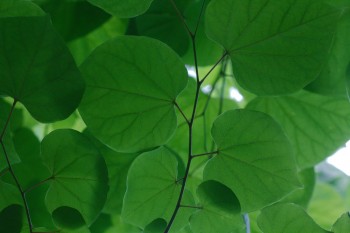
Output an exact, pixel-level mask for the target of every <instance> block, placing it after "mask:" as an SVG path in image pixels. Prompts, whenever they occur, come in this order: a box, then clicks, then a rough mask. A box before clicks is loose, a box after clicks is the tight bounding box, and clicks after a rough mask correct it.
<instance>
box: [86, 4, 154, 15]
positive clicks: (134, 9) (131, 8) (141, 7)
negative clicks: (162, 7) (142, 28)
mask: <svg viewBox="0 0 350 233" xmlns="http://www.w3.org/2000/svg"><path fill="white" fill-rule="evenodd" d="M87 1H88V2H90V3H92V4H94V5H96V6H98V7H100V8H102V9H103V10H105V11H107V12H108V13H110V14H111V15H115V16H118V17H121V18H131V17H134V16H137V15H140V14H142V13H144V12H145V11H146V10H147V9H148V8H149V7H150V5H151V3H152V2H153V0H142V1H140V0H113V1H111V0H87Z"/></svg>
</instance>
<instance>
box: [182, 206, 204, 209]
mask: <svg viewBox="0 0 350 233" xmlns="http://www.w3.org/2000/svg"><path fill="white" fill-rule="evenodd" d="M180 207H182V208H192V209H203V207H202V206H191V205H180Z"/></svg>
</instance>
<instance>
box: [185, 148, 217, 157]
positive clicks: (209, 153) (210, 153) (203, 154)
mask: <svg viewBox="0 0 350 233" xmlns="http://www.w3.org/2000/svg"><path fill="white" fill-rule="evenodd" d="M217 153H219V151H218V150H217V151H212V152H206V153H202V154H197V155H192V158H196V157H200V156H205V155H215V154H217Z"/></svg>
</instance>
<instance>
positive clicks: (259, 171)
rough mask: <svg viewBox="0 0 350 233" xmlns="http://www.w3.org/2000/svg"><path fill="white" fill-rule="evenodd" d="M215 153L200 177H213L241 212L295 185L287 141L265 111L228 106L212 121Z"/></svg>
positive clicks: (251, 209)
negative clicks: (238, 205) (233, 197)
mask: <svg viewBox="0 0 350 233" xmlns="http://www.w3.org/2000/svg"><path fill="white" fill-rule="evenodd" d="M212 136H213V138H214V141H215V143H216V145H217V150H218V153H217V155H215V156H214V157H213V158H212V159H211V160H210V161H209V162H208V163H207V165H206V167H205V169H204V180H216V181H219V182H221V183H223V184H224V185H226V186H227V187H229V188H230V189H231V190H232V191H233V192H234V193H235V195H236V196H237V198H238V200H239V202H240V205H241V209H242V212H243V213H244V212H251V211H254V210H257V209H260V208H261V207H264V206H266V205H268V204H270V203H273V202H275V201H278V200H279V199H281V198H282V197H284V196H285V195H287V194H288V193H290V192H291V191H293V190H294V189H295V188H297V187H298V186H299V181H298V178H297V172H296V163H295V160H294V157H293V153H292V150H291V146H290V143H289V141H288V139H287V137H286V136H285V134H284V132H283V131H282V129H281V128H280V126H279V125H278V124H277V123H276V122H275V121H274V120H273V119H272V118H271V117H269V116H268V115H266V114H263V113H260V112H256V111H250V110H230V111H227V112H225V113H224V114H222V115H220V116H219V117H218V118H217V119H216V120H215V122H214V124H213V128H212Z"/></svg>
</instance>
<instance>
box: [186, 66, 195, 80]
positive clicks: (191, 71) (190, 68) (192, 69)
mask: <svg viewBox="0 0 350 233" xmlns="http://www.w3.org/2000/svg"><path fill="white" fill-rule="evenodd" d="M186 69H187V73H188V76H190V77H191V78H196V69H195V67H194V66H189V65H186Z"/></svg>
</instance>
